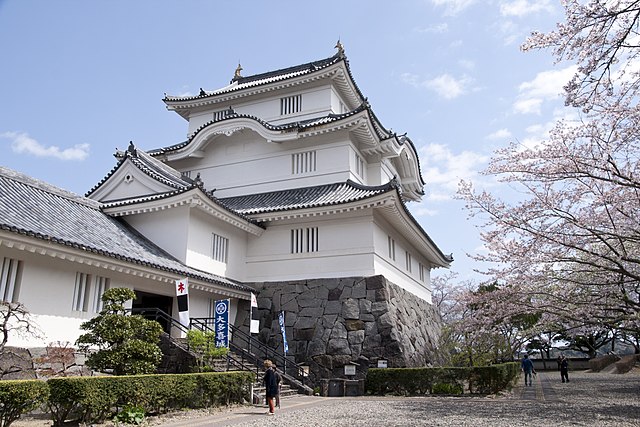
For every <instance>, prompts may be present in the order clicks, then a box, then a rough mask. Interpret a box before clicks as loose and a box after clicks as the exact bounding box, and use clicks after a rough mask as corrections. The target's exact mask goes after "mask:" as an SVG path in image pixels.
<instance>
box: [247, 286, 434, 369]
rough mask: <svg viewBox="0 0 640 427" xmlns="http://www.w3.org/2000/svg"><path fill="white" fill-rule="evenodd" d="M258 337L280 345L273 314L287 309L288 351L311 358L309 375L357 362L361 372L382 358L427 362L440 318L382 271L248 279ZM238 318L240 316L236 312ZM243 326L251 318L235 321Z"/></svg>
mask: <svg viewBox="0 0 640 427" xmlns="http://www.w3.org/2000/svg"><path fill="white" fill-rule="evenodd" d="M253 286H254V288H255V289H256V292H257V299H258V314H259V319H260V327H261V330H260V333H259V336H258V338H259V339H260V340H261V341H262V342H265V343H267V344H269V345H270V346H271V347H273V348H278V349H282V335H281V333H280V326H279V324H278V313H279V312H280V311H281V310H284V311H285V321H286V332H287V342H288V344H289V355H293V356H295V358H296V362H298V363H303V362H310V361H312V363H310V365H311V370H312V375H313V376H314V377H315V379H316V380H318V379H320V378H335V377H344V365H346V364H349V363H357V364H358V368H357V375H356V378H362V377H364V375H365V374H366V370H367V369H368V367H369V366H373V367H375V366H376V365H377V361H378V360H379V359H385V360H387V361H388V366H389V367H418V366H427V365H429V364H430V363H431V362H432V361H434V360H436V355H437V340H438V336H439V334H440V328H441V325H442V321H441V318H440V315H439V314H438V312H437V309H436V308H434V307H433V306H432V305H431V304H428V303H427V302H426V301H424V300H422V299H420V298H418V297H416V296H414V295H413V294H411V293H409V292H407V291H405V290H404V289H402V288H400V287H399V286H397V285H395V284H393V283H391V282H389V281H387V280H386V279H385V277H384V276H372V277H354V278H340V279H314V280H303V281H291V282H269V283H260V284H253ZM239 320H240V319H239ZM240 321H241V322H242V323H243V326H244V327H245V328H248V319H246V318H245V319H243V320H240Z"/></svg>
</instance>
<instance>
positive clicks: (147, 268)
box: [0, 228, 250, 300]
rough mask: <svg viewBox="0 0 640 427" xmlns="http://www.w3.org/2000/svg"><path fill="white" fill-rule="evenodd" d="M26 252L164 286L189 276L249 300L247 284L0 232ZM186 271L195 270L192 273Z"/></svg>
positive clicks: (206, 287)
mask: <svg viewBox="0 0 640 427" xmlns="http://www.w3.org/2000/svg"><path fill="white" fill-rule="evenodd" d="M3 246H4V247H7V248H9V249H13V250H17V251H24V252H28V253H32V254H35V255H40V256H43V257H49V258H51V259H53V260H60V261H66V262H71V263H76V264H79V265H85V266H87V267H92V268H98V269H104V270H106V271H109V272H115V273H120V274H125V275H129V276H135V277H140V278H142V279H145V280H152V281H157V282H161V283H166V284H171V285H173V284H174V283H175V280H177V279H180V278H183V277H185V276H187V277H189V285H190V287H191V288H193V289H200V290H202V291H205V292H211V293H216V294H220V295H224V296H228V297H231V298H239V299H245V300H248V299H249V298H250V289H249V288H247V287H246V286H244V285H241V284H236V285H235V286H237V287H238V289H232V288H230V287H228V286H229V285H227V284H221V283H216V282H215V281H213V280H204V279H203V278H204V276H205V275H206V274H207V273H202V275H200V274H197V272H196V271H195V270H194V269H188V268H185V271H178V270H175V269H170V268H163V267H162V266H153V265H149V264H145V263H140V262H136V260H133V259H125V258H123V257H116V256H113V255H112V254H109V253H102V252H99V251H96V250H94V249H92V248H88V247H80V246H74V245H72V244H70V243H69V242H63V241H57V240H52V239H51V238H49V237H48V236H42V235H30V234H29V233H27V232H25V231H22V230H8V229H4V228H2V229H0V247H3ZM186 270H191V273H189V272H188V271H186Z"/></svg>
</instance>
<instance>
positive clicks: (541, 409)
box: [153, 370, 640, 427]
mask: <svg viewBox="0 0 640 427" xmlns="http://www.w3.org/2000/svg"><path fill="white" fill-rule="evenodd" d="M570 375H571V378H570V379H571V382H570V383H567V384H563V383H561V382H560V374H559V373H556V372H549V373H540V374H538V376H537V378H536V379H535V380H534V384H533V387H524V386H523V382H522V381H520V383H519V384H518V386H516V387H515V388H514V390H513V391H512V392H511V393H509V394H508V395H505V396H499V397H432V396H428V397H415V398H397V397H381V398H374V397H359V398H318V397H316V398H313V397H295V398H290V399H283V401H282V409H280V410H279V411H277V412H276V415H274V416H267V415H266V408H264V407H239V408H234V409H231V410H226V411H221V412H219V413H217V414H214V415H209V416H202V417H198V418H194V417H193V414H191V415H184V417H185V418H180V417H178V418H173V419H169V418H165V419H164V420H162V421H161V420H156V422H158V424H156V423H153V424H154V425H161V426H164V427H187V426H193V427H196V426H238V427H251V426H261V427H264V426H274V427H287V426H296V427H299V426H308V427H311V426H367V427H377V426H385V427H386V426H442V427H445V426H492V427H502V426H505V427H506V426H523V425H526V426H554V427H556V426H560V427H563V426H594V427H596V426H616V427H618V426H620V427H624V426H636V427H638V426H640V370H636V371H635V372H632V373H629V374H625V375H616V374H604V373H581V372H571V373H570Z"/></svg>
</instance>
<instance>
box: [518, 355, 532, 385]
mask: <svg viewBox="0 0 640 427" xmlns="http://www.w3.org/2000/svg"><path fill="white" fill-rule="evenodd" d="M520 367H521V369H522V372H524V385H525V386H527V385H528V386H531V385H532V384H531V375H532V374H533V372H534V370H533V362H532V361H531V359H529V355H528V354H525V355H524V358H523V359H522V363H520ZM527 382H528V384H527Z"/></svg>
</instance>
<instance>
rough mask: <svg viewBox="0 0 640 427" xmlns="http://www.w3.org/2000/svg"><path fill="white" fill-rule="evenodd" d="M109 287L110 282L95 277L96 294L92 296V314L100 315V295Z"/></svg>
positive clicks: (104, 278)
mask: <svg viewBox="0 0 640 427" xmlns="http://www.w3.org/2000/svg"><path fill="white" fill-rule="evenodd" d="M110 287H111V281H110V280H109V279H107V278H106V277H101V276H97V277H96V292H95V294H94V296H93V311H94V313H100V312H101V311H102V308H103V303H102V294H104V293H105V291H106V290H107V289H109V288H110Z"/></svg>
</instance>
